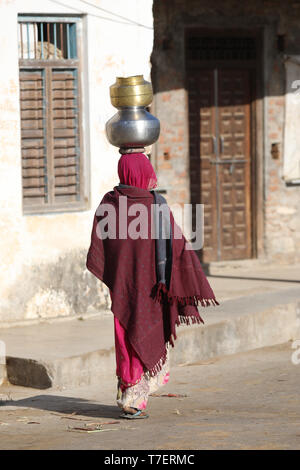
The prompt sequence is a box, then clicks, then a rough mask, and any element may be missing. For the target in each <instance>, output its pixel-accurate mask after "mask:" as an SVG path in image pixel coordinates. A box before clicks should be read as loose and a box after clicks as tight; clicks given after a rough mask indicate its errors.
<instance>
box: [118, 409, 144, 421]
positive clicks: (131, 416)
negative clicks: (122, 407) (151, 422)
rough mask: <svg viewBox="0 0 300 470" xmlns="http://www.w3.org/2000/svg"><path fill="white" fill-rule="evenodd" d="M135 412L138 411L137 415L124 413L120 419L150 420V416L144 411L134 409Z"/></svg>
mask: <svg viewBox="0 0 300 470" xmlns="http://www.w3.org/2000/svg"><path fill="white" fill-rule="evenodd" d="M134 409H135V410H137V412H136V413H134V414H133V413H126V411H125V412H124V413H122V414H121V415H120V418H124V419H146V418H149V415H147V413H145V412H144V411H142V410H138V409H137V408H134Z"/></svg>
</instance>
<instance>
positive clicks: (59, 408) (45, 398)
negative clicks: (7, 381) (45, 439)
mask: <svg viewBox="0 0 300 470" xmlns="http://www.w3.org/2000/svg"><path fill="white" fill-rule="evenodd" d="M7 406H13V407H22V408H24V407H25V408H36V409H40V410H45V411H52V412H57V413H64V414H72V413H76V414H77V415H80V416H86V417H93V418H114V419H115V418H118V417H119V415H120V409H119V408H118V407H117V406H110V405H101V404H98V403H93V402H90V401H89V400H84V399H81V398H74V397H65V396H58V395H37V396H35V397H34V398H24V399H21V400H9V401H5V402H3V403H2V404H1V409H2V410H5V408H6V407H7Z"/></svg>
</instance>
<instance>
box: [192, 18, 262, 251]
mask: <svg viewBox="0 0 300 470" xmlns="http://www.w3.org/2000/svg"><path fill="white" fill-rule="evenodd" d="M191 35H193V36H198V37H202V36H206V37H207V36H210V37H229V36H231V37H232V36H233V37H237V38H240V37H241V38H242V37H251V38H253V39H255V42H256V58H255V60H247V61H246V60H244V61H239V60H226V61H220V60H191V59H189V58H188V57H187V53H186V52H187V41H188V38H189V37H190V36H191ZM184 43H185V44H184V50H185V89H186V91H187V90H188V86H187V75H188V74H189V73H192V72H193V70H195V71H196V70H197V71H199V70H201V69H204V68H206V69H207V68H208V67H210V68H211V67H212V68H213V67H218V66H221V65H222V67H223V68H236V67H242V68H248V69H251V70H253V77H254V79H255V80H253V81H254V83H253V86H252V87H251V104H250V114H251V116H250V146H251V148H250V158H251V165H250V178H251V182H250V211H251V258H262V257H263V256H264V243H263V240H264V210H263V207H264V183H263V182H264V177H263V175H264V117H263V103H264V87H263V83H264V82H263V46H264V42H263V28H256V29H254V28H251V29H250V28H249V29H248V28H243V29H238V28H224V27H222V28H215V27H212V28H207V27H205V28H198V27H186V28H185V31H184ZM187 103H188V100H187ZM187 121H188V123H189V111H188V104H187Z"/></svg>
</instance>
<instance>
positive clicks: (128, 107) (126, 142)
mask: <svg viewBox="0 0 300 470" xmlns="http://www.w3.org/2000/svg"><path fill="white" fill-rule="evenodd" d="M110 99H111V103H112V105H113V106H115V107H116V108H117V109H118V112H117V113H116V114H115V115H114V116H113V117H112V118H111V119H110V120H109V121H107V123H106V127H105V129H106V135H107V138H108V140H109V142H110V143H111V144H112V145H114V146H116V147H125V148H126V147H127V148H130V147H131V148H132V147H145V146H148V145H151V144H153V143H154V142H156V141H157V139H158V137H159V132H160V123H159V120H158V119H157V118H156V117H154V116H153V115H152V114H150V113H149V112H148V111H146V109H145V107H146V106H149V104H150V103H151V102H152V99H153V92H152V85H151V83H149V82H147V81H146V80H144V78H143V75H135V76H133V77H126V78H121V77H118V78H117V79H116V83H115V84H114V85H112V86H111V87H110Z"/></svg>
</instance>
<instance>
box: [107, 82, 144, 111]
mask: <svg viewBox="0 0 300 470" xmlns="http://www.w3.org/2000/svg"><path fill="white" fill-rule="evenodd" d="M110 100H111V104H112V105H113V106H114V107H115V108H118V109H121V108H123V107H128V106H144V107H146V106H149V104H150V103H151V102H152V100H153V91H152V85H151V83H150V82H147V81H146V80H144V77H143V75H135V76H132V77H117V78H116V83H114V84H113V85H111V87H110Z"/></svg>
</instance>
